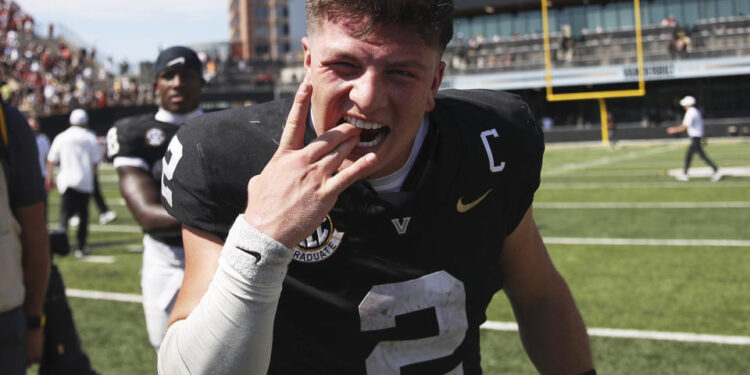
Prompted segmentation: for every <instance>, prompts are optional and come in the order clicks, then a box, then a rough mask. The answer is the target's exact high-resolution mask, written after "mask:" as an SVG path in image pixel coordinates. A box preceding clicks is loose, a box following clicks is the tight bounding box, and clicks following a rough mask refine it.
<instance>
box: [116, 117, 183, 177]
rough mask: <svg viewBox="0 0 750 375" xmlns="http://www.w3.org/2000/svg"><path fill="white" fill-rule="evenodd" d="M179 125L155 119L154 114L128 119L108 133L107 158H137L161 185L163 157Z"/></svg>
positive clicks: (120, 122)
mask: <svg viewBox="0 0 750 375" xmlns="http://www.w3.org/2000/svg"><path fill="white" fill-rule="evenodd" d="M177 129H179V125H175V124H170V123H166V122H161V121H158V120H156V119H154V114H153V113H152V114H147V115H139V116H133V117H127V118H125V119H122V120H119V121H117V122H115V124H114V125H112V127H111V128H110V129H109V131H108V132H107V157H108V158H109V159H110V160H114V158H116V157H118V156H126V157H136V158H140V159H143V160H144V161H146V164H147V165H148V168H149V170H148V173H149V174H150V175H151V176H152V177H153V178H154V182H155V183H156V184H157V186H158V184H159V183H160V180H161V175H162V164H161V163H162V158H163V157H164V153H165V152H166V151H167V146H168V145H169V141H170V140H171V139H172V137H173V136H174V134H175V133H177Z"/></svg>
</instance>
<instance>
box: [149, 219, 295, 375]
mask: <svg viewBox="0 0 750 375" xmlns="http://www.w3.org/2000/svg"><path fill="white" fill-rule="evenodd" d="M246 251H250V253H248V252H246ZM291 259H292V250H291V249H289V248H287V247H285V246H284V245H282V244H281V243H279V242H277V241H275V240H274V239H272V238H270V237H268V236H267V235H265V234H263V233H262V232H260V231H258V230H257V229H255V228H253V227H252V226H250V225H249V224H247V222H245V220H244V219H243V218H242V215H240V216H239V217H238V218H237V220H235V222H234V225H233V226H232V229H231V230H230V231H229V236H228V237H227V241H226V243H225V244H224V248H223V249H222V250H221V257H220V258H219V266H218V268H217V270H216V274H215V275H214V278H213V281H212V282H211V284H210V285H209V287H208V290H207V291H206V294H205V295H204V296H203V298H202V299H201V300H200V302H199V303H198V305H197V306H196V307H195V309H194V310H193V311H192V312H191V313H190V315H189V316H188V317H187V318H186V319H185V320H181V321H177V322H175V323H174V324H172V326H171V327H170V328H169V330H168V331H167V334H166V336H165V337H164V341H163V342H162V344H161V347H160V349H159V359H158V371H159V374H162V375H169V374H265V373H266V372H267V371H268V365H269V361H270V358H271V342H272V340H273V322H274V317H275V315H276V306H277V305H278V301H279V296H280V295H281V284H282V282H283V280H284V277H285V276H286V271H287V267H288V265H289V262H290V261H291Z"/></svg>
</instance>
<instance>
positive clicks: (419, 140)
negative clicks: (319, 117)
mask: <svg viewBox="0 0 750 375" xmlns="http://www.w3.org/2000/svg"><path fill="white" fill-rule="evenodd" d="M313 118H314V117H313V115H312V110H310V126H311V127H312V128H313V130H315V124H314V122H313ZM429 128H430V120H429V118H428V117H427V115H425V116H424V118H422V123H421V124H420V125H419V130H418V131H417V135H416V136H415V137H414V144H413V145H412V148H411V153H410V154H409V159H407V160H406V163H404V165H402V166H401V168H399V169H398V170H397V171H395V172H393V173H391V174H389V175H387V176H383V177H378V178H373V179H370V180H367V182H369V183H370V185H372V188H373V189H375V191H377V192H378V193H395V192H398V191H401V187H402V186H403V185H404V181H406V177H407V176H409V172H411V168H412V167H413V166H414V162H415V161H416V160H417V155H419V150H421V149H422V144H423V143H424V139H425V138H427V129H429Z"/></svg>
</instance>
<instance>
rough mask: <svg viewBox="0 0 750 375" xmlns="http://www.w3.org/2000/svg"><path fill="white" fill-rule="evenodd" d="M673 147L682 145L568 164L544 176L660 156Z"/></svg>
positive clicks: (635, 151) (634, 151)
mask: <svg viewBox="0 0 750 375" xmlns="http://www.w3.org/2000/svg"><path fill="white" fill-rule="evenodd" d="M675 147H682V145H675V144H670V145H665V146H661V147H656V148H652V149H648V150H633V151H630V152H627V153H625V154H622V155H617V156H606V157H603V158H600V159H595V160H587V161H583V162H579V163H568V164H564V165H561V166H559V167H555V168H554V169H552V170H549V171H547V172H545V175H546V176H555V175H561V174H565V173H568V172H570V171H576V170H581V169H586V168H591V167H601V166H604V165H609V164H614V163H619V162H622V161H625V160H634V159H638V158H641V157H645V156H651V155H656V154H662V153H665V152H669V151H672V150H673V149H674V148H675Z"/></svg>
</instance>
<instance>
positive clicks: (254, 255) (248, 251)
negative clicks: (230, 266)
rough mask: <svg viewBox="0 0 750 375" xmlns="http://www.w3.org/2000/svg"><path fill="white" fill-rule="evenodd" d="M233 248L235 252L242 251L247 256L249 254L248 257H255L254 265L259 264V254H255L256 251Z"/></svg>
mask: <svg viewBox="0 0 750 375" xmlns="http://www.w3.org/2000/svg"><path fill="white" fill-rule="evenodd" d="M235 247H236V248H237V250H239V251H242V252H243V253H247V254H250V255H252V256H253V257H255V264H258V263H260V258H261V255H260V253H259V252H257V251H253V250H248V249H243V248H241V247H239V246H235Z"/></svg>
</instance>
